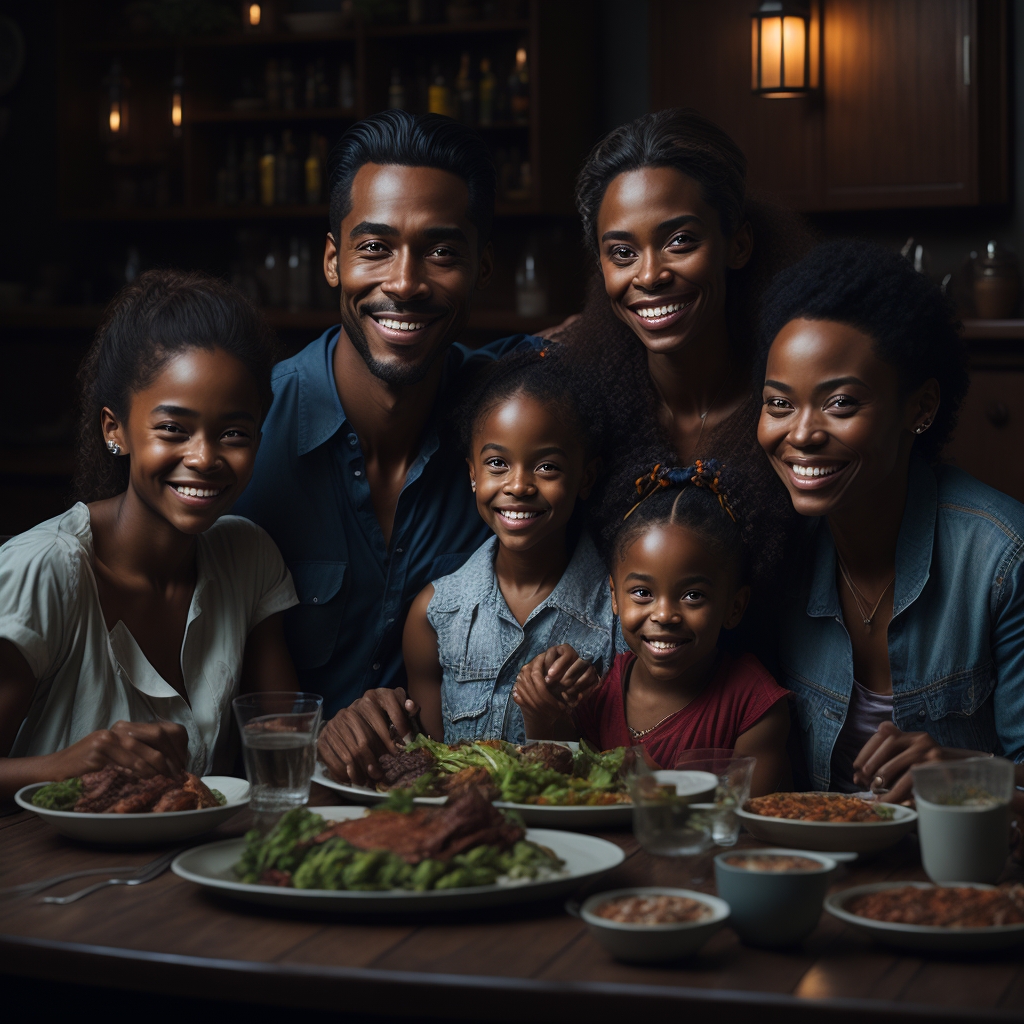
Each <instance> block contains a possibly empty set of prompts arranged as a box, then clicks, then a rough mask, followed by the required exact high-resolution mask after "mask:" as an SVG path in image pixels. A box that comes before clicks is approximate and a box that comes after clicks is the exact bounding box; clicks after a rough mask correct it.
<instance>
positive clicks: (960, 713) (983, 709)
mask: <svg viewBox="0 0 1024 1024" xmlns="http://www.w3.org/2000/svg"><path fill="white" fill-rule="evenodd" d="M995 685H996V678H995V672H994V670H993V668H992V666H991V665H984V666H982V667H980V668H975V669H968V670H966V671H963V672H958V673H956V674H955V675H952V676H946V677H945V678H943V679H939V680H937V681H936V682H934V683H932V684H931V685H930V686H928V687H926V688H925V689H924V690H923V691H920V692H919V693H918V694H917V695H916V700H913V699H912V701H911V702H910V703H909V704H908V705H907V707H906V709H905V710H904V714H903V715H901V718H903V721H902V722H901V726H900V727H901V728H903V729H908V730H918V731H921V730H923V731H925V732H928V733H929V734H930V735H931V736H932V738H933V739H935V740H936V741H937V742H938V743H940V744H942V745H943V746H950V747H961V748H965V749H969V750H995V749H996V746H997V742H998V741H997V738H996V729H995V712H994V709H993V706H992V701H991V697H992V691H993V690H994V689H995ZM904 716H905V717H904Z"/></svg>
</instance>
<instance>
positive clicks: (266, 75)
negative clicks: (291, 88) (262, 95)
mask: <svg viewBox="0 0 1024 1024" xmlns="http://www.w3.org/2000/svg"><path fill="white" fill-rule="evenodd" d="M263 87H264V90H265V91H266V94H267V109H268V110H280V109H281V68H280V65H279V64H278V63H277V61H276V60H274V58H273V57H271V58H270V60H268V61H267V64H266V68H265V69H264V72H263Z"/></svg>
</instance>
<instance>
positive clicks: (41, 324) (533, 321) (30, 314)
mask: <svg viewBox="0 0 1024 1024" xmlns="http://www.w3.org/2000/svg"><path fill="white" fill-rule="evenodd" d="M103 310H104V307H103V306H51V307H46V306H15V307H10V308H7V309H0V328H17V327H20V328H34V329H42V330H45V329H76V330H93V329H95V328H96V326H97V325H98V324H99V322H100V318H101V317H102V315H103ZM263 313H264V315H265V316H266V318H267V320H268V321H269V322H270V324H271V326H273V327H275V328H277V329H278V330H286V331H306V330H308V331H325V330H327V328H328V327H333V326H334V325H335V324H336V323H338V314H337V312H336V311H335V310H331V309H295V310H292V309H278V308H265V309H264V310H263ZM566 315H567V314H560V313H555V314H549V315H546V316H534V317H524V316H520V315H519V314H518V313H515V312H513V311H511V310H505V309H474V310H471V311H470V315H469V324H468V325H467V326H468V327H469V329H470V330H476V331H504V332H505V333H507V334H530V333H532V332H534V331H540V330H543V329H544V328H545V327H554V326H555V325H556V324H560V323H561V322H562V321H563V320H564V319H565V317H566Z"/></svg>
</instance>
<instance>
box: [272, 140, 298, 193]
mask: <svg viewBox="0 0 1024 1024" xmlns="http://www.w3.org/2000/svg"><path fill="white" fill-rule="evenodd" d="M276 171H277V180H276V182H275V189H274V191H275V196H276V199H277V202H278V203H281V204H283V205H289V206H291V205H294V204H296V203H298V201H299V176H300V170H299V154H298V152H297V151H296V149H295V142H294V141H293V140H292V132H291V129H290V128H285V130H284V131H283V132H281V150H280V152H279V153H278V157H277V167H276Z"/></svg>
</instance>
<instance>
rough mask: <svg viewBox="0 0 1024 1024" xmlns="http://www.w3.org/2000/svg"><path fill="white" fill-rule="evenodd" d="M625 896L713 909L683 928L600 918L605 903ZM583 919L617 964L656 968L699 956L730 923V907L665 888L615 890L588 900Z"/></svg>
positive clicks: (700, 895)
mask: <svg viewBox="0 0 1024 1024" xmlns="http://www.w3.org/2000/svg"><path fill="white" fill-rule="evenodd" d="M622 896H684V897H686V898H687V899H691V900H698V901H699V902H701V903H704V904H705V905H706V906H708V907H710V908H711V912H712V913H711V916H710V917H708V918H705V919H704V920H702V921H684V922H681V923H679V924H624V923H622V922H621V921H609V920H608V919H607V918H606V917H598V916H597V914H596V913H595V911H596V910H597V908H598V907H599V906H600V905H601V904H602V903H607V902H608V901H609V900H615V899H619V898H620V897H622ZM580 917H582V918H583V920H584V921H586V922H587V925H588V926H589V928H590V934H591V935H593V936H594V938H595V939H597V941H598V942H600V943H601V945H602V946H604V948H605V949H606V950H608V952H609V953H611V955H612V956H613V957H615V959H616V960H625V961H626V962H628V963H636V964H652V963H663V962H665V961H667V960H681V959H682V958H683V957H686V956H690V955H691V954H693V953H696V952H697V950H698V949H700V948H701V946H703V945H704V943H706V942H707V941H708V939H710V938H711V936H712V935H714V934H715V932H717V931H718V930H719V929H720V928H721V927H722V926H723V925H724V924H725V922H726V920H727V919H728V917H729V904H728V903H726V902H725V900H721V899H718V898H716V897H714V896H708V895H707V893H703V892H693V891H691V890H690V889H669V888H666V887H665V886H641V887H639V888H634V889H613V890H612V891H611V892H599V893H597V894H596V895H594V896H591V897H590V898H589V899H587V900H585V901H584V903H583V905H582V906H581V907H580Z"/></svg>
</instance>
